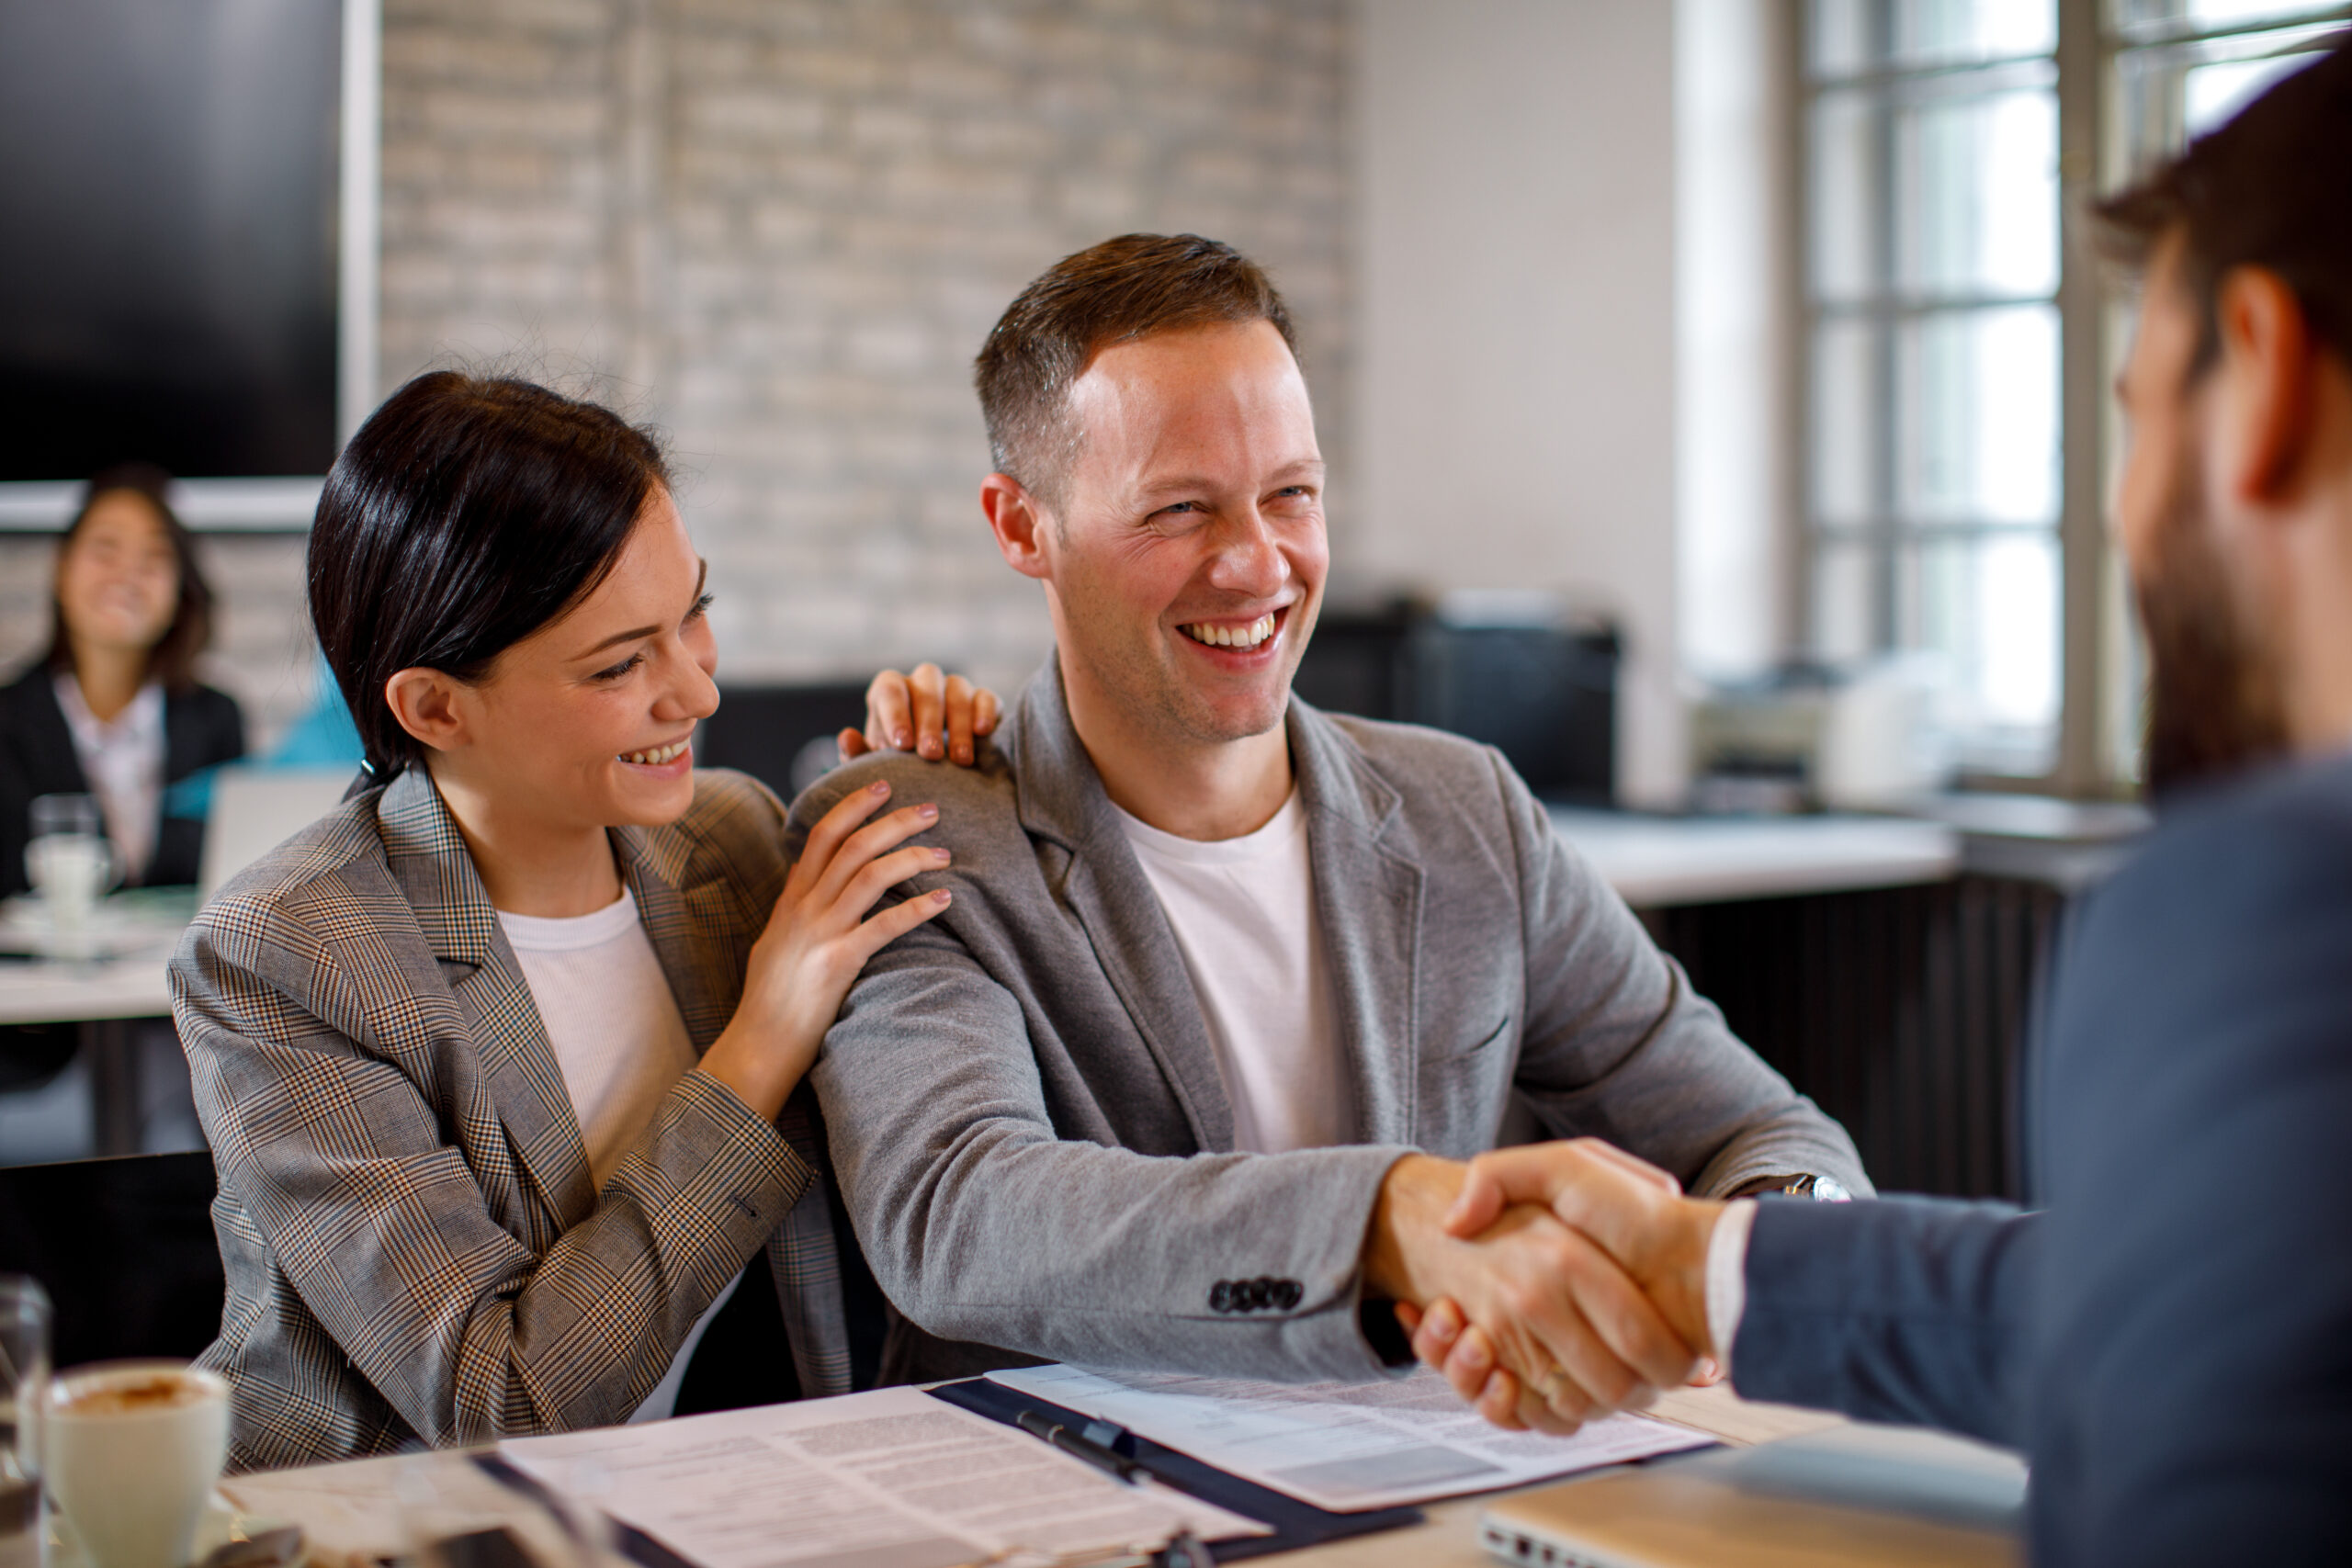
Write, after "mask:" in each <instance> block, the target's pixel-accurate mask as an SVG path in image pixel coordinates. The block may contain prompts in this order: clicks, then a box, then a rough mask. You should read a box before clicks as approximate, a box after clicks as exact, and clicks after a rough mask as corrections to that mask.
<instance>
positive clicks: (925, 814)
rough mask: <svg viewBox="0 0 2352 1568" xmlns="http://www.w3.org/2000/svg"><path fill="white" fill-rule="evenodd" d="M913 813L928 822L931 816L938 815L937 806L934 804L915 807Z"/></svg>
mask: <svg viewBox="0 0 2352 1568" xmlns="http://www.w3.org/2000/svg"><path fill="white" fill-rule="evenodd" d="M915 815H916V816H918V817H920V818H922V819H923V820H924V821H926V822H928V821H930V820H931V819H932V818H934V817H936V816H938V815H939V807H936V806H918V807H915Z"/></svg>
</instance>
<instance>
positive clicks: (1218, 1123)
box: [1012, 655, 1233, 1153]
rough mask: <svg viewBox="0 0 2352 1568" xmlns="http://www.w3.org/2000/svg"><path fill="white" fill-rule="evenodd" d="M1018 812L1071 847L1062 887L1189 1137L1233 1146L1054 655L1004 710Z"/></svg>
mask: <svg viewBox="0 0 2352 1568" xmlns="http://www.w3.org/2000/svg"><path fill="white" fill-rule="evenodd" d="M1012 740H1013V748H1014V755H1015V757H1016V758H1017V760H1018V761H1019V763H1020V774H1021V822H1022V826H1023V828H1025V829H1028V830H1029V831H1030V832H1031V833H1033V834H1035V835H1037V836H1039V837H1041V838H1046V839H1049V840H1053V841H1054V842H1055V843H1057V844H1059V845H1060V846H1061V847H1062V848H1063V849H1064V850H1065V851H1067V852H1069V857H1070V860H1069V871H1068V872H1067V874H1065V875H1064V876H1063V878H1062V886H1063V893H1064V897H1067V898H1068V899H1069V907H1070V909H1071V911H1072V912H1073V913H1074V914H1076V915H1077V917H1078V920H1079V923H1080V925H1082V926H1084V927H1085V928H1086V934H1087V938H1088V940H1089V941H1090V942H1091V943H1092V945H1093V948H1094V952H1095V955H1096V957H1097V958H1098V959H1100V960H1101V962H1102V964H1103V974H1104V975H1105V976H1108V977H1109V979H1110V982H1111V987H1112V989H1113V990H1114V991H1116V992H1117V993H1118V997H1119V1002H1120V1005H1121V1006H1122V1007H1124V1008H1125V1009H1126V1012H1127V1017H1128V1019H1129V1020H1130V1021H1133V1023H1134V1024H1135V1026H1136V1032H1137V1033H1138V1034H1140V1035H1142V1036H1143V1041H1144V1044H1145V1046H1146V1047H1147V1048H1148V1049H1149V1050H1150V1052H1151V1055H1152V1057H1153V1059H1154V1060H1155V1061H1156V1062H1158V1063H1159V1070H1160V1073H1161V1076H1162V1077H1165V1078H1166V1079H1167V1080H1168V1085H1169V1088H1170V1090H1171V1091H1172V1092H1173V1094H1174V1096H1175V1099H1176V1102H1177V1105H1178V1107H1179V1109H1181V1110H1182V1112H1183V1115H1184V1120H1185V1122H1186V1123H1187V1124H1188V1125H1189V1126H1190V1127H1191V1129H1192V1134H1193V1142H1194V1143H1195V1144H1196V1145H1199V1147H1201V1148H1202V1149H1204V1150H1205V1151H1208V1152H1211V1153H1226V1152H1229V1151H1230V1150H1231V1149H1232V1147H1233V1101H1232V1100H1230V1099H1228V1098H1227V1094H1226V1089H1225V1076H1224V1075H1223V1074H1222V1073H1221V1072H1219V1071H1218V1070H1217V1065H1216V1051H1215V1050H1214V1049H1213V1048H1212V1047H1211V1046H1210V1044H1209V1034H1208V1024H1207V1022H1206V1021H1205V1020H1204V1019H1203V1017H1202V1016H1201V1004H1200V998H1199V997H1198V996H1197V995H1196V994H1195V993H1194V991H1193V978H1192V976H1191V975H1190V974H1189V973H1187V972H1186V970H1185V968H1184V958H1183V954H1182V952H1181V951H1180V950H1179V949H1178V948H1177V945H1176V935H1175V933H1174V932H1173V931H1170V929H1169V926H1168V918H1167V916H1166V915H1165V914H1164V913H1162V911H1161V909H1160V907H1159V895H1158V894H1157V893H1155V892H1153V891H1152V886H1151V883H1150V880H1149V879H1148V877H1146V876H1145V874H1144V871H1143V867H1142V865H1141V864H1139V863H1137V862H1136V856H1135V851H1134V850H1133V849H1132V848H1131V847H1130V846H1129V845H1128V843H1127V836H1126V832H1125V829H1123V828H1121V827H1120V825H1119V818H1118V813H1117V810H1116V808H1115V807H1113V806H1112V804H1111V799H1110V796H1108V795H1105V794H1103V780H1102V776H1101V775H1100V774H1098V773H1096V772H1095V771H1094V762H1093V760H1092V759H1091V758H1090V757H1089V756H1088V755H1087V754H1086V748H1085V746H1084V745H1082V744H1081V743H1080V740H1079V739H1078V731H1077V729H1076V728H1073V727H1072V725H1071V724H1070V719H1069V705H1068V703H1067V702H1066V701H1065V700H1064V698H1063V695H1062V681H1061V664H1060V660H1059V656H1058V655H1054V656H1049V657H1048V658H1047V659H1046V667H1045V668H1044V669H1042V670H1040V671H1037V673H1036V674H1035V676H1034V677H1032V678H1031V680H1030V682H1029V685H1028V687H1027V689H1026V690H1025V691H1023V694H1022V699H1021V705H1020V708H1019V710H1018V712H1017V713H1016V715H1015V716H1014V720H1013V737H1012Z"/></svg>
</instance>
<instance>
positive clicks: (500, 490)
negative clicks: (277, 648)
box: [309, 370, 670, 783]
mask: <svg viewBox="0 0 2352 1568" xmlns="http://www.w3.org/2000/svg"><path fill="white" fill-rule="evenodd" d="M669 484H670V471H669V467H668V465H667V463H665V462H664V460H663V458H662V448H661V446H660V444H659V443H658V442H657V441H656V440H655V439H654V437H653V436H652V435H651V434H650V433H649V432H647V431H644V430H641V429H639V428H637V427H636V426H633V425H631V424H629V423H628V422H627V421H626V420H623V419H622V418H621V417H620V416H619V415H618V414H616V413H615V412H612V411H611V410H610V409H606V408H601V407H599V406H597V405H596V404H594V403H589V402H581V401H579V400H575V399H571V398H567V397H564V396H562V395H561V394H560V393H557V392H551V391H549V390H548V389H546V388H545V387H540V386H535V385H533V384H532V383H530V382H528V381H520V380H509V379H503V378H501V379H492V378H483V377H478V376H467V375H461V374H459V373H458V372H457V371H454V370H436V371H434V372H432V373H430V374H428V375H424V376H419V377H418V378H416V379H414V380H413V381H411V382H410V383H409V384H408V385H406V386H405V387H402V388H401V389H400V390H399V391H397V392H394V393H393V394H392V395H391V396H390V398H388V399H386V400H385V402H384V406H383V407H381V408H379V409H378V410H377V411H376V412H374V413H372V414H370V415H368V423H365V424H363V425H361V426H360V427H359V430H358V433H357V434H355V435H353V436H352V438H351V441H350V443H349V444H348V445H347V446H345V447H344V449H343V455H342V456H341V457H337V458H336V459H335V461H334V468H331V469H329V470H328V471H327V482H326V491H325V493H324V494H322V496H320V498H319V513H318V517H317V519H316V520H315V521H314V522H313V523H312V524H311V553H310V562H309V566H310V586H311V626H312V627H313V628H314V629H315V630H316V631H317V633H318V637H319V647H320V649H321V650H322V652H324V654H325V655H326V661H327V667H328V668H329V669H331V670H333V671H334V678H335V684H336V685H337V686H339V687H341V688H342V691H343V700H344V701H345V704H347V705H349V707H350V709H351V717H352V721H353V722H354V723H355V724H356V725H357V726H358V728H359V739H360V740H361V742H362V743H363V744H364V745H365V746H366V748H367V755H368V772H369V773H373V774H374V775H375V776H376V779H377V781H378V782H379V783H380V782H382V781H384V780H386V779H389V778H390V777H391V776H392V775H393V774H395V773H399V772H400V771H401V769H402V768H405V767H407V766H408V765H409V764H410V763H412V762H414V761H419V760H420V759H421V758H422V757H423V755H424V747H423V745H422V744H421V743H420V742H418V740H417V739H415V738H414V737H413V736H412V735H410V734H409V733H408V731H407V730H405V729H403V728H401V725H400V721H399V720H398V719H397V718H395V717H393V716H392V710H391V707H390V705H388V704H387V703H386V702H385V701H384V682H386V681H388V680H390V678H391V676H392V675H393V674H394V673H395V672H397V671H401V670H408V669H420V668H421V669H428V670H438V671H442V672H443V673H444V674H447V675H452V676H455V677H456V678H457V679H458V680H460V681H476V680H480V679H481V677H482V676H483V675H484V674H485V673H487V672H488V671H489V669H490V666H491V664H492V661H493V660H496V659H497V657H498V656H499V655H500V654H502V653H503V652H504V651H506V649H509V648H512V647H513V646H514V645H515V644H516V643H518V642H520V641H522V640H523V639H524V638H525V637H529V636H530V635H531V634H532V633H533V632H536V631H537V630H538V629H539V628H540V627H541V626H546V625H547V624H548V622H550V621H552V620H554V619H555V618H556V617H557V616H559V615H562V614H563V613H564V612H565V611H566V610H569V609H571V607H572V606H573V605H574V604H578V603H579V602H580V601H581V600H582V599H583V598H585V597H586V596H587V595H588V594H590V593H592V592H594V591H595V589H596V585H597V584H598V583H600V582H602V581H604V580H605V576H606V574H608V573H609V572H610V571H611V570H612V569H613V563H614V561H615V560H616V559H617V558H619V556H620V553H621V549H622V547H623V546H624V545H626V544H627V543H628V536H629V530H630V529H631V528H632V527H633V526H634V525H636V523H637V518H638V514H639V512H641V511H642V510H643V509H644V506H645V502H646V498H647V496H648V495H650V493H651V492H652V491H653V489H654V487H655V486H657V485H658V486H661V487H662V488H663V489H667V488H668V487H669Z"/></svg>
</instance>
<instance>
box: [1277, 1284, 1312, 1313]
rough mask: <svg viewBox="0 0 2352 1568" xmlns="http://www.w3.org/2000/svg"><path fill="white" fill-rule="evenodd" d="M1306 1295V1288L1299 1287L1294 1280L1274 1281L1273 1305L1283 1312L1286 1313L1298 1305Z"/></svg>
mask: <svg viewBox="0 0 2352 1568" xmlns="http://www.w3.org/2000/svg"><path fill="white" fill-rule="evenodd" d="M1304 1295H1306V1287H1305V1286H1303V1285H1301V1284H1300V1283H1299V1282H1298V1281H1297V1280H1275V1281H1274V1304H1275V1305H1276V1306H1278V1307H1280V1308H1282V1309H1283V1311H1284V1312H1288V1311H1290V1310H1291V1309H1292V1308H1293V1307H1295V1306H1296V1305H1298V1303H1299V1299H1300V1298H1301V1297H1303V1296H1304Z"/></svg>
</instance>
